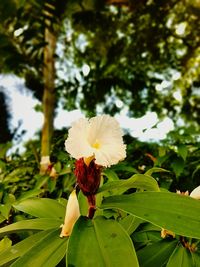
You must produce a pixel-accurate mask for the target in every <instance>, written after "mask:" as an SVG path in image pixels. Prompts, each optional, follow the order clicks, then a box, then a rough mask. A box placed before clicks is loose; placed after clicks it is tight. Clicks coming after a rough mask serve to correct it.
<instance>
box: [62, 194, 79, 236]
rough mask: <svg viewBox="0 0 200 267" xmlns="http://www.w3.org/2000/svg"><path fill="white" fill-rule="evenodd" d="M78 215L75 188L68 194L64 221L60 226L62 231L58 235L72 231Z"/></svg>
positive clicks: (67, 234)
mask: <svg viewBox="0 0 200 267" xmlns="http://www.w3.org/2000/svg"><path fill="white" fill-rule="evenodd" d="M79 217H80V210H79V203H78V199H77V196H76V190H74V191H72V193H71V194H70V196H69V199H68V202H67V207H66V214H65V222H64V224H63V225H61V227H62V231H61V234H60V237H63V236H69V235H70V234H71V232H72V229H73V227H74V224H75V222H76V221H77V220H78V218H79Z"/></svg>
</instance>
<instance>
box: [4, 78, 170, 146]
mask: <svg viewBox="0 0 200 267" xmlns="http://www.w3.org/2000/svg"><path fill="white" fill-rule="evenodd" d="M0 86H3V87H4V88H5V89H4V91H5V92H6V94H7V95H8V97H9V98H10V101H9V103H10V107H9V108H10V111H11V116H12V118H11V122H10V124H11V129H14V128H15V127H17V126H18V124H19V121H20V120H22V125H21V128H20V129H21V130H23V129H24V130H26V134H25V135H24V136H23V141H24V142H25V141H27V140H29V139H32V138H34V135H35V133H36V132H38V131H39V130H41V128H42V124H43V114H42V113H41V112H36V111H35V110H34V107H35V106H36V105H37V104H40V102H39V101H37V100H36V99H33V97H32V92H31V91H28V90H26V89H25V88H24V80H23V79H20V78H16V76H13V75H6V76H3V75H0ZM18 87H20V88H21V90H19V88H18ZM0 90H1V91H3V89H0ZM118 104H119V105H121V104H123V102H122V103H118ZM127 111H128V109H127V108H126V107H124V108H123V110H122V111H121V112H120V114H118V115H116V116H115V118H116V119H117V120H118V121H119V123H120V125H121V127H122V128H124V129H128V130H129V131H130V134H131V135H132V136H133V137H136V138H139V139H140V140H141V141H148V140H154V141H158V140H162V139H164V138H165V137H166V134H167V133H168V132H169V131H170V130H172V129H173V127H174V125H173V122H172V120H171V119H169V118H166V119H164V120H163V121H162V122H160V123H159V120H158V116H157V114H156V113H155V112H147V113H146V115H144V116H142V117H141V118H129V117H128V116H126V114H127ZM82 117H84V115H83V113H81V111H80V110H73V111H70V112H68V111H66V110H63V109H62V108H61V105H59V106H58V109H57V116H56V118H55V122H54V125H55V128H56V129H61V128H63V127H69V126H70V125H71V123H72V122H73V121H75V120H77V119H79V118H82ZM21 146H22V145H21ZM21 146H20V148H21Z"/></svg>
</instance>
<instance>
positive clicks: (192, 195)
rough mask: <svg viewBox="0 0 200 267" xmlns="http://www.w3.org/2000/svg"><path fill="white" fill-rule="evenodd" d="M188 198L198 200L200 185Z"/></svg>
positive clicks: (199, 197)
mask: <svg viewBox="0 0 200 267" xmlns="http://www.w3.org/2000/svg"><path fill="white" fill-rule="evenodd" d="M190 196H191V197H192V198H196V199H200V185H199V186H197V187H196V188H195V189H194V190H193V191H192V192H191V193H190Z"/></svg>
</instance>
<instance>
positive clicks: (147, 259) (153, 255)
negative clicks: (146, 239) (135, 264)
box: [137, 240, 178, 267]
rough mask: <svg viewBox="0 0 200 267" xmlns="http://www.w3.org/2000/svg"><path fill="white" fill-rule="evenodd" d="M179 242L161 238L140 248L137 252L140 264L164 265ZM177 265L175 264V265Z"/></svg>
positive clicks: (150, 266) (147, 265) (144, 265)
mask: <svg viewBox="0 0 200 267" xmlns="http://www.w3.org/2000/svg"><path fill="white" fill-rule="evenodd" d="M177 243H178V241H177V240H161V241H158V242H156V243H153V244H152V245H148V246H146V247H144V248H143V249H140V250H139V251H138V252H137V255H138V260H139V263H140V266H142V267H153V266H155V267H156V266H159V267H161V266H163V265H164V264H165V263H166V262H167V261H168V259H169V257H170V255H171V254H172V252H173V251H174V249H175V247H176V245H177ZM175 266H176V265H174V267H175Z"/></svg>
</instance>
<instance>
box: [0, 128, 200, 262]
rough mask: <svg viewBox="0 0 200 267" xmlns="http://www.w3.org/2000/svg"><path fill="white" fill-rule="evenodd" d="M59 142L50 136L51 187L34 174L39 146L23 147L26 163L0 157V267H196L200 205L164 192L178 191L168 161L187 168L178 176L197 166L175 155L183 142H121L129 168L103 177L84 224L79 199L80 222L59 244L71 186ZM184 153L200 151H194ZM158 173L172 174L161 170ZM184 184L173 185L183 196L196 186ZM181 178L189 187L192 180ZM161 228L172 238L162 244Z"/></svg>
mask: <svg viewBox="0 0 200 267" xmlns="http://www.w3.org/2000/svg"><path fill="white" fill-rule="evenodd" d="M65 138H66V136H64V135H63V131H61V132H59V131H58V132H56V134H55V135H54V141H53V143H54V146H53V150H52V155H53V156H52V162H54V167H55V168H56V170H57V172H56V173H57V177H54V178H53V180H52V177H50V173H49V174H48V175H44V176H41V175H39V174H37V173H38V170H39V169H38V164H37V160H36V158H37V156H36V155H37V153H38V144H39V143H38V142H35V143H34V142H30V143H28V144H27V146H26V147H27V151H26V152H25V153H24V155H23V156H21V157H20V156H19V155H17V154H16V155H15V156H13V158H12V161H9V159H8V158H7V157H6V156H5V155H2V156H1V164H2V165H1V166H2V167H3V169H2V172H1V195H2V198H1V203H2V204H1V222H2V223H1V226H2V227H1V228H0V236H1V237H2V239H1V241H0V242H1V243H0V245H1V246H2V248H3V249H2V250H1V252H0V259H1V260H0V266H1V265H2V266H4V265H5V266H19V265H21V266H28V264H35V265H37V266H66V264H68V265H67V266H70V264H71V265H75V266H91V264H92V262H95V263H96V265H97V266H98V264H99V266H107V265H110V266H127V260H129V261H130V264H134V266H147V267H148V266H149V267H150V266H173V264H174V262H176V263H177V264H180V263H181V262H182V261H184V262H185V264H186V266H195V264H196V265H198V264H199V262H200V258H199V253H198V249H199V246H198V240H199V239H200V233H199V231H198V229H199V227H198V225H199V219H198V218H199V216H198V214H199V208H200V207H199V205H200V204H199V202H198V201H197V200H193V199H192V198H190V197H187V196H180V195H178V194H174V193H170V192H168V191H167V190H166V188H170V187H171V188H173V189H174V190H175V189H177V188H176V186H175V184H174V183H172V181H173V179H177V175H176V173H175V172H174V170H173V168H172V167H171V162H172V158H173V159H174V158H179V157H182V158H183V159H184V160H185V161H184V162H185V164H184V168H183V170H182V172H183V174H184V176H185V175H186V173H191V171H194V169H191V167H189V168H188V167H187V166H188V165H189V164H188V163H192V162H193V160H194V161H195V160H196V158H195V157H197V160H198V158H199V156H198V154H196V155H195V154H194V156H192V154H191V156H190V152H189V151H188V153H186V152H185V151H186V150H185V149H184V148H183V147H182V148H181V149H180V148H179V149H178V146H177V147H176V144H178V143H179V142H178V140H182V138H183V136H177V140H176V139H175V138H174V137H173V139H171V140H176V143H174V144H173V145H172V144H170V145H169V146H168V147H167V145H166V143H165V144H163V147H162V146H161V145H158V144H154V143H152V144H148V146H147V144H144V143H140V142H139V141H136V140H133V139H131V138H130V137H128V136H127V137H126V139H127V140H129V142H130V144H129V145H128V157H127V160H126V161H125V162H121V163H119V164H118V165H116V166H114V167H112V168H110V169H105V170H104V172H103V180H102V184H101V187H100V188H99V191H98V193H97V203H98V209H97V211H96V213H95V217H94V219H92V220H90V219H88V218H87V217H85V216H86V215H87V203H86V198H85V197H84V196H83V195H82V194H81V193H79V205H80V210H81V215H82V216H81V217H80V219H79V220H78V221H77V223H76V225H75V227H74V229H73V232H72V235H71V236H70V237H69V238H60V237H59V234H60V232H61V229H60V225H61V224H62V223H63V220H64V214H65V206H66V198H67V196H68V195H69V192H70V191H71V190H72V188H73V185H74V182H75V180H74V176H73V173H72V168H73V167H72V166H73V161H72V160H71V159H70V158H68V157H67V155H66V152H64V149H63V142H64V139H65ZM168 143H169V141H168ZM195 145H196V148H195ZM31 147H32V148H31ZM33 147H35V148H34V149H33ZM187 147H188V149H189V150H190V149H192V150H194V151H195V149H196V150H197V151H198V149H197V143H194V145H193V146H191V144H190V145H187ZM161 151H162V152H163V151H164V152H165V153H164V154H163V153H161ZM157 153H161V154H159V155H158V154H157ZM166 156H167V157H166ZM144 165H145V166H144ZM164 166H165V167H168V168H169V169H171V171H170V172H169V171H166V170H165V169H162V167H164ZM193 166H196V165H193ZM2 167H1V168H2ZM184 176H182V175H179V177H178V179H179V184H180V185H181V188H180V189H181V191H185V190H186V189H187V190H191V189H193V188H194V187H195V181H193V182H192V181H191V187H190V188H185V187H186V185H187V183H185V180H184ZM186 177H188V180H189V179H190V175H188V176H185V178H186ZM155 178H156V179H155ZM54 179H55V180H54ZM171 183H172V184H171ZM198 183H199V182H198ZM52 184H53V185H52ZM158 184H160V186H158ZM14 185H15V186H14ZM27 185H28V186H29V188H26V187H25V186H27ZM170 185H171V186H170ZM176 185H177V184H176ZM2 186H3V188H2ZM164 187H165V188H164ZM27 189H29V190H27ZM50 198H54V199H50ZM55 199H56V200H55ZM163 207H165V208H163ZM168 207H170V208H168ZM186 207H187V208H186ZM161 228H165V229H167V230H170V231H173V232H174V233H175V234H176V236H175V238H173V237H171V236H168V237H166V238H165V239H163V238H162V237H161ZM122 243H123V248H124V249H123V250H122ZM83 247H84V252H83ZM105 247H106V249H105ZM158 248H159V249H158ZM13 251H17V253H13ZM116 253H117V255H118V257H117V258H116ZM77 255H81V256H78V257H77ZM65 262H66V263H65ZM187 264H188V265H187Z"/></svg>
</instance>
